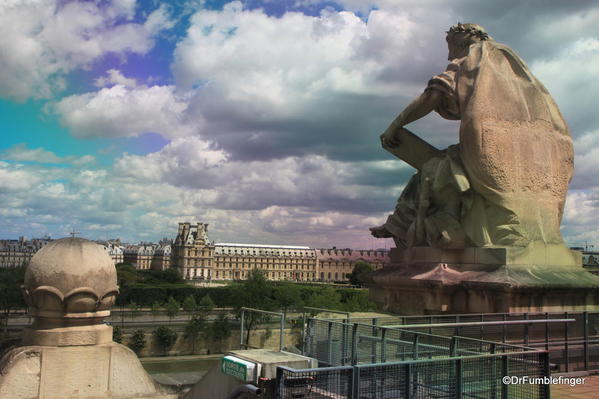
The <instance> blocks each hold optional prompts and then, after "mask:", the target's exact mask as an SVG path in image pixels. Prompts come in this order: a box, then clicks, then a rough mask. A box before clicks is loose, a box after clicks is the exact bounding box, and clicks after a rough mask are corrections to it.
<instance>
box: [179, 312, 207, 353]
mask: <svg viewBox="0 0 599 399" xmlns="http://www.w3.org/2000/svg"><path fill="white" fill-rule="evenodd" d="M205 329H206V317H205V316H204V315H203V314H200V315H194V316H193V317H192V318H191V320H189V323H187V324H186V325H185V335H184V337H185V339H188V340H190V341H191V353H195V351H196V343H197V341H198V339H199V338H200V334H201V333H202V332H204V331H205Z"/></svg>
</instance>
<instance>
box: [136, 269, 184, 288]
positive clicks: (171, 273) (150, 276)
mask: <svg viewBox="0 0 599 399" xmlns="http://www.w3.org/2000/svg"><path fill="white" fill-rule="evenodd" d="M139 275H140V280H139V281H138V282H140V283H143V284H164V283H167V284H181V283H184V282H185V281H184V280H183V279H182V278H181V275H180V274H179V272H178V271H177V269H166V270H153V269H149V270H141V271H140V272H139Z"/></svg>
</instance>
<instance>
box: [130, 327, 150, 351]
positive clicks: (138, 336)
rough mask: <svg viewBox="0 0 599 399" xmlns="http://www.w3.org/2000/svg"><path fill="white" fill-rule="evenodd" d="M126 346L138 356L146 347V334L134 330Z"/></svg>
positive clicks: (142, 331)
mask: <svg viewBox="0 0 599 399" xmlns="http://www.w3.org/2000/svg"><path fill="white" fill-rule="evenodd" d="M127 346H128V347H129V348H131V350H132V351H133V352H135V354H136V355H138V356H139V354H140V353H141V351H142V349H143V348H145V347H146V333H145V332H144V330H136V331H135V332H134V333H133V335H132V336H131V338H130V339H129V344H128V345H127Z"/></svg>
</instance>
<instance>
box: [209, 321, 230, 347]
mask: <svg viewBox="0 0 599 399" xmlns="http://www.w3.org/2000/svg"><path fill="white" fill-rule="evenodd" d="M206 335H207V336H208V338H209V339H211V340H212V341H214V342H215V343H216V345H217V349H216V350H217V351H218V352H221V349H222V343H223V342H224V341H226V340H227V339H229V338H230V337H231V326H230V324H229V319H228V318H227V316H225V315H224V314H222V313H221V314H220V315H218V318H217V319H216V320H214V322H213V323H212V324H211V325H210V326H208V328H207V329H206Z"/></svg>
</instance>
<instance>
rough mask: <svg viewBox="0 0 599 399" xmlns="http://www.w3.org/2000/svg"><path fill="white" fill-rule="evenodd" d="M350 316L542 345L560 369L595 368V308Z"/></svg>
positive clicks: (598, 351)
mask: <svg viewBox="0 0 599 399" xmlns="http://www.w3.org/2000/svg"><path fill="white" fill-rule="evenodd" d="M572 319H573V320H574V321H571V320H572ZM332 320H334V319H332ZM351 320H352V321H355V322H359V323H364V324H368V325H371V326H396V327H400V328H404V329H411V330H412V329H413V330H417V331H422V332H427V333H433V332H434V333H435V334H438V335H445V336H453V335H459V336H464V337H470V338H476V339H482V340H487V341H496V342H501V343H511V344H517V345H525V346H528V347H533V348H542V349H545V350H547V351H549V356H550V360H551V363H552V364H557V365H559V368H560V371H562V372H573V371H591V370H599V312H542V313H532V312H531V313H482V314H458V315H419V316H393V317H377V318H352V319H351ZM513 321H518V323H512V322H513ZM489 322H491V323H489ZM456 324H457V325H456Z"/></svg>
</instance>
